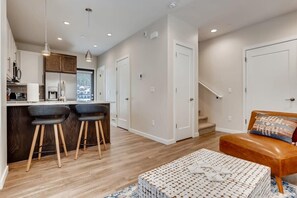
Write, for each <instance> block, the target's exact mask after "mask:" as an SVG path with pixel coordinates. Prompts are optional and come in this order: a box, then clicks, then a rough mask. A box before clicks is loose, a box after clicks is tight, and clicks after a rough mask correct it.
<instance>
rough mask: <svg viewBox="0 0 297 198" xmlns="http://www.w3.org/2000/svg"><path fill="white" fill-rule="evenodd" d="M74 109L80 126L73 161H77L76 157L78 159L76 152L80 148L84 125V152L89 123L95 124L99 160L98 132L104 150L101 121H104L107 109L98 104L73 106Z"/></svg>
mask: <svg viewBox="0 0 297 198" xmlns="http://www.w3.org/2000/svg"><path fill="white" fill-rule="evenodd" d="M75 109H76V112H77V113H78V120H79V121H81V126H80V132H79V136H78V141H77V147H76V153H75V158H74V159H77V157H78V151H79V147H80V142H81V137H82V133H83V129H84V125H85V134H84V142H83V146H84V150H86V145H87V134H88V124H89V122H90V121H91V122H94V123H95V128H96V136H97V144H98V151H99V158H100V159H101V147H100V135H99V131H100V133H101V136H102V141H103V145H104V148H105V150H106V143H105V137H104V133H103V127H102V122H101V121H102V120H104V119H105V117H106V115H107V113H108V108H107V107H106V106H104V105H100V104H79V105H76V106H75ZM99 129H100V130H99Z"/></svg>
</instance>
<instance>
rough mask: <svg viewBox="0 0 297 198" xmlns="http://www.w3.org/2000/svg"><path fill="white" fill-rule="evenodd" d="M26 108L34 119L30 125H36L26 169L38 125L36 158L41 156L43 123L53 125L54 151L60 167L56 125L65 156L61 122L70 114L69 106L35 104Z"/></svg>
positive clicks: (29, 162) (30, 158) (32, 150)
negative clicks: (38, 138)
mask: <svg viewBox="0 0 297 198" xmlns="http://www.w3.org/2000/svg"><path fill="white" fill-rule="evenodd" d="M28 110H29V114H30V115H31V116H32V117H34V120H33V121H32V125H35V126H36V127H35V132H34V136H33V140H32V145H31V150H30V154H29V158H28V164H27V170H26V171H27V172H28V171H29V169H30V166H31V161H32V157H33V152H34V148H35V144H36V140H37V136H38V133H39V129H40V126H41V134H40V141H39V149H38V159H40V158H41V153H42V147H43V137H44V129H45V125H54V134H55V144H56V152H57V158H58V166H59V168H60V167H61V159H60V145H59V137H58V127H59V133H60V136H61V140H62V144H63V147H64V152H65V156H67V155H68V154H67V149H66V144H65V139H64V134H63V129H62V125H61V123H62V122H64V121H65V120H66V119H67V118H68V116H69V114H70V109H69V107H66V106H61V105H37V106H30V107H28Z"/></svg>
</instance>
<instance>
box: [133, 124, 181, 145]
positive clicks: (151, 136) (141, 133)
mask: <svg viewBox="0 0 297 198" xmlns="http://www.w3.org/2000/svg"><path fill="white" fill-rule="evenodd" d="M129 131H130V132H132V133H134V134H136V135H140V136H142V137H145V138H148V139H151V140H154V141H156V142H160V143H162V144H165V145H169V144H174V143H176V141H175V140H174V139H164V138H160V137H157V136H154V135H151V134H148V133H146V132H142V131H138V130H136V129H132V128H131V129H130V130H129Z"/></svg>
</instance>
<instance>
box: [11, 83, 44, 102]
mask: <svg viewBox="0 0 297 198" xmlns="http://www.w3.org/2000/svg"><path fill="white" fill-rule="evenodd" d="M7 88H9V89H10V90H11V93H23V94H25V95H27V85H16V84H12V85H10V84H7ZM39 99H41V100H44V85H40V86H39Z"/></svg>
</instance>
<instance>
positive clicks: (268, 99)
mask: <svg viewBox="0 0 297 198" xmlns="http://www.w3.org/2000/svg"><path fill="white" fill-rule="evenodd" d="M296 49H297V42H296V41H289V42H284V43H279V44H274V45H270V46H266V47H261V48H257V49H253V50H248V51H246V57H247V63H246V88H247V90H246V119H249V117H250V114H251V111H253V110H270V111H282V112H297V102H296V99H297V64H296V63H297V62H296V59H297V55H296V54H297V50H296Z"/></svg>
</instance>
